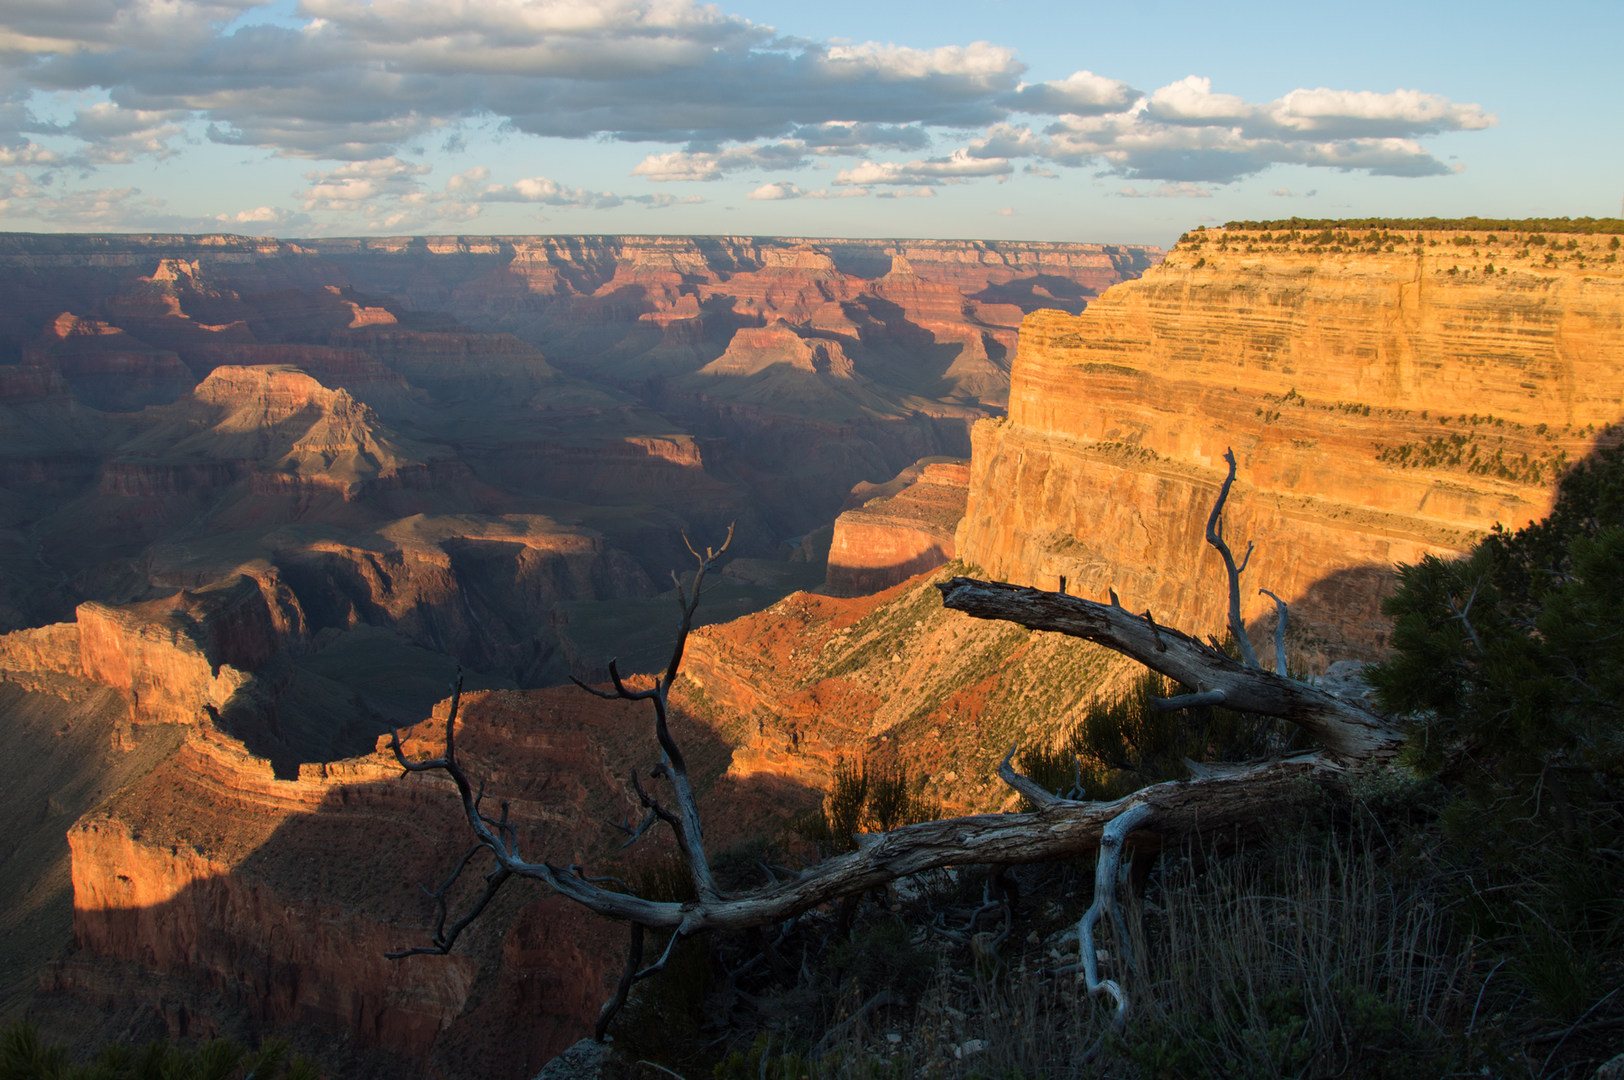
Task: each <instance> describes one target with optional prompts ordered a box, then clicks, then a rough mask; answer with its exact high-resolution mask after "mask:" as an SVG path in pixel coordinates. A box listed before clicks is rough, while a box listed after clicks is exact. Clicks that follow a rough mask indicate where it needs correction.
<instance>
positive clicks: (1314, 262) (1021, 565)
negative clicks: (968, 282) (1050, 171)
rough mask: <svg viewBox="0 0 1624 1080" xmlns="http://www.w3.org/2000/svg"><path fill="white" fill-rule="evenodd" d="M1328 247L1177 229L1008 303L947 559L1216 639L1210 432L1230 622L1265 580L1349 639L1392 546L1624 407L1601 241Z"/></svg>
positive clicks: (1499, 517) (1617, 282) (1517, 508)
mask: <svg viewBox="0 0 1624 1080" xmlns="http://www.w3.org/2000/svg"><path fill="white" fill-rule="evenodd" d="M1328 239H1329V238H1320V239H1319V240H1318V241H1316V240H1314V239H1309V238H1300V239H1297V240H1295V241H1291V240H1287V239H1286V237H1284V236H1281V237H1276V236H1273V235H1268V236H1265V235H1263V234H1261V233H1244V232H1226V231H1223V230H1207V231H1205V232H1204V233H1196V234H1189V235H1188V236H1187V237H1186V240H1185V241H1184V242H1182V243H1181V244H1180V245H1179V246H1178V247H1177V248H1175V249H1174V251H1173V252H1172V253H1171V254H1170V255H1169V257H1168V258H1167V260H1166V261H1165V262H1164V263H1163V264H1162V265H1161V266H1159V267H1157V268H1156V269H1154V270H1151V271H1150V272H1148V273H1146V274H1145V276H1144V277H1143V278H1141V279H1140V280H1137V281H1133V282H1126V283H1123V284H1121V285H1117V286H1114V287H1113V288H1112V289H1110V290H1109V291H1108V292H1107V293H1106V294H1105V295H1104V296H1102V297H1100V298H1099V299H1098V300H1096V301H1095V302H1094V303H1093V304H1091V305H1090V306H1089V308H1088V310H1087V311H1086V312H1084V313H1083V314H1082V315H1080V316H1071V315H1067V314H1064V313H1060V312H1047V311H1046V312H1039V313H1036V314H1034V315H1031V316H1029V317H1028V318H1027V320H1026V322H1025V324H1024V325H1023V327H1022V332H1021V341H1020V351H1019V354H1018V356H1017V358H1016V362H1015V366H1014V369H1013V376H1012V387H1011V396H1010V409H1009V415H1008V416H1007V418H1002V419H997V420H990V421H984V422H982V423H981V424H979V425H978V426H977V428H976V431H975V434H974V443H975V448H974V454H973V459H972V460H973V471H972V477H971V482H970V492H971V493H970V500H969V506H968V510H967V513H966V515H965V519H964V523H963V525H962V526H961V528H960V529H959V532H958V538H957V543H958V551H959V555H960V557H961V558H963V559H965V560H966V561H968V562H970V563H973V564H975V565H976V566H978V567H979V568H980V569H981V571H982V572H984V573H985V574H987V575H988V576H990V577H993V578H998V579H1004V580H1009V581H1015V582H1020V583H1026V584H1033V585H1039V586H1041V587H1044V588H1050V589H1053V588H1057V587H1059V586H1060V585H1061V583H1062V582H1064V587H1065V588H1066V590H1067V591H1069V592H1072V593H1074V594H1076V595H1081V596H1086V597H1089V598H1093V599H1103V598H1104V597H1105V596H1106V595H1107V592H1108V590H1111V589H1114V590H1115V591H1116V593H1117V594H1118V595H1119V596H1120V597H1121V601H1122V603H1123V604H1124V605H1125V606H1127V607H1129V608H1131V609H1133V610H1135V611H1142V610H1145V609H1147V608H1148V609H1149V610H1150V611H1152V612H1153V614H1154V615H1155V617H1156V618H1157V619H1158V620H1159V621H1162V622H1166V623H1170V624H1175V625H1179V626H1183V627H1186V628H1189V629H1192V630H1196V631H1199V632H1202V633H1207V632H1217V631H1219V630H1220V628H1221V625H1222V619H1223V615H1222V609H1223V605H1224V602H1225V599H1224V595H1223V590H1222V588H1221V581H1222V578H1221V576H1220V575H1221V570H1220V566H1219V562H1218V559H1217V556H1216V554H1215V553H1214V552H1213V551H1212V550H1211V549H1210V548H1208V547H1207V546H1206V545H1205V544H1204V543H1203V540H1202V536H1203V529H1204V526H1205V521H1206V516H1207V513H1208V511H1209V509H1210V507H1211V505H1212V501H1213V498H1214V496H1215V494H1216V491H1217V488H1218V485H1219V483H1220V482H1221V480H1222V478H1223V471H1224V464H1223V461H1222V460H1221V459H1222V456H1223V454H1224V451H1225V449H1226V448H1229V447H1233V448H1234V451H1235V455H1236V457H1237V459H1238V461H1239V480H1238V482H1237V484H1236V486H1235V490H1234V493H1233V495H1232V497H1231V501H1230V503H1229V507H1228V509H1227V511H1226V515H1225V526H1226V537H1227V538H1228V540H1229V543H1230V545H1231V546H1232V547H1234V548H1235V549H1236V552H1237V557H1239V555H1241V554H1242V553H1244V551H1245V549H1246V546H1247V544H1248V543H1249V542H1255V543H1256V545H1257V548H1256V551H1255V552H1254V554H1253V558H1252V563H1251V566H1250V568H1249V569H1248V571H1247V574H1246V576H1245V578H1244V579H1243V590H1242V591H1243V593H1244V594H1246V600H1245V603H1244V607H1243V610H1244V613H1245V615H1246V617H1247V618H1248V619H1249V620H1250V621H1251V622H1252V623H1253V624H1254V625H1255V624H1257V623H1258V621H1259V620H1260V619H1262V618H1264V616H1265V613H1266V612H1267V611H1270V610H1272V604H1271V603H1270V602H1269V601H1268V600H1267V599H1265V598H1263V597H1259V596H1257V595H1256V590H1257V589H1258V588H1267V589H1271V590H1272V591H1274V592H1276V593H1277V594H1279V595H1280V596H1281V597H1282V598H1283V599H1286V600H1288V601H1290V602H1292V604H1293V612H1294V624H1295V626H1296V628H1297V629H1296V632H1297V633H1298V634H1302V635H1306V638H1307V639H1308V640H1309V641H1335V640H1338V639H1342V640H1345V641H1346V642H1348V643H1349V645H1351V646H1352V651H1353V652H1354V653H1359V654H1363V655H1370V654H1371V652H1372V650H1376V649H1379V647H1380V646H1381V645H1382V643H1383V641H1384V635H1385V623H1384V620H1383V619H1382V617H1381V614H1380V611H1379V601H1380V598H1381V596H1382V595H1383V594H1384V592H1385V591H1386V588H1387V584H1386V583H1387V581H1388V579H1389V569H1390V568H1391V567H1392V566H1393V565H1394V564H1395V563H1399V562H1414V561H1416V560H1417V559H1419V558H1420V557H1421V556H1423V555H1425V554H1428V553H1448V552H1456V551H1460V550H1462V549H1464V548H1465V547H1467V546H1468V545H1469V544H1470V543H1471V542H1472V541H1473V540H1474V539H1475V538H1477V537H1479V536H1481V535H1482V534H1483V533H1484V531H1486V530H1487V529H1489V528H1491V527H1492V526H1493V525H1494V524H1495V523H1497V522H1498V523H1502V524H1504V525H1506V526H1508V527H1512V528H1515V527H1517V526H1520V525H1522V524H1525V523H1527V522H1528V521H1530V520H1533V519H1536V518H1538V517H1540V516H1542V515H1543V514H1544V513H1545V512H1546V511H1547V509H1548V508H1549V505H1550V500H1551V493H1552V488H1553V484H1554V482H1555V480H1556V478H1557V476H1558V475H1559V474H1560V472H1561V470H1562V468H1563V467H1564V466H1565V464H1566V463H1570V462H1572V461H1575V460H1577V459H1578V458H1580V457H1581V456H1583V455H1584V454H1585V453H1586V452H1587V451H1588V450H1589V449H1590V448H1591V447H1592V446H1593V445H1594V444H1595V442H1596V440H1597V439H1598V438H1610V437H1612V435H1611V434H1610V429H1609V427H1608V425H1611V424H1613V423H1614V422H1616V421H1618V420H1620V419H1621V418H1624V270H1621V269H1620V267H1619V266H1618V265H1617V264H1616V263H1611V262H1607V261H1606V259H1605V256H1606V252H1607V250H1608V249H1607V248H1606V247H1605V242H1606V240H1607V238H1605V237H1603V238H1599V239H1598V238H1592V237H1585V238H1583V239H1582V240H1581V241H1579V242H1578V243H1579V244H1580V245H1582V246H1580V247H1578V250H1576V251H1572V252H1568V251H1565V250H1564V252H1563V257H1562V258H1560V259H1546V258H1545V257H1544V253H1545V252H1546V251H1548V250H1549V249H1548V248H1542V247H1541V246H1540V245H1539V244H1530V243H1529V242H1528V238H1527V237H1525V236H1521V235H1512V234H1506V235H1502V236H1496V237H1493V238H1492V239H1491V237H1490V236H1489V235H1487V234H1464V233H1443V234H1423V235H1421V236H1420V237H1419V239H1416V238H1415V237H1414V236H1408V237H1403V238H1399V237H1390V238H1377V239H1378V240H1379V242H1372V241H1361V240H1359V239H1355V238H1347V242H1346V243H1335V250H1331V244H1330V243H1328V242H1327V241H1328ZM1496 264H1498V265H1496ZM1268 625H1272V619H1269V620H1268ZM1263 628H1264V629H1266V627H1263Z"/></svg>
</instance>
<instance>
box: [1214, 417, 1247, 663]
mask: <svg viewBox="0 0 1624 1080" xmlns="http://www.w3.org/2000/svg"><path fill="white" fill-rule="evenodd" d="M1224 460H1225V461H1226V462H1228V463H1229V475H1228V476H1226V477H1224V484H1223V486H1222V487H1220V488H1219V489H1218V498H1217V499H1216V500H1214V502H1213V504H1212V513H1211V514H1209V515H1208V516H1207V543H1209V544H1211V545H1212V546H1213V547H1214V548H1216V549H1217V551H1218V555H1219V557H1220V558H1222V559H1223V560H1224V573H1225V574H1226V575H1227V576H1228V581H1229V632H1230V633H1231V634H1233V635H1234V637H1235V647H1236V648H1238V649H1240V651H1241V659H1242V660H1244V661H1246V666H1247V667H1259V666H1260V665H1259V664H1258V662H1257V653H1255V652H1253V651H1252V642H1251V640H1250V639H1249V638H1247V636H1246V624H1245V623H1243V622H1241V571H1243V570H1245V569H1246V564H1247V563H1249V562H1251V561H1252V545H1251V543H1247V545H1246V558H1244V559H1243V560H1241V564H1240V565H1239V566H1236V565H1235V555H1234V553H1233V552H1231V551H1230V550H1229V545H1228V544H1226V543H1224V503H1225V502H1227V501H1228V500H1229V489H1230V487H1231V486H1233V485H1234V483H1235V451H1234V450H1231V449H1226V450H1225V451H1224Z"/></svg>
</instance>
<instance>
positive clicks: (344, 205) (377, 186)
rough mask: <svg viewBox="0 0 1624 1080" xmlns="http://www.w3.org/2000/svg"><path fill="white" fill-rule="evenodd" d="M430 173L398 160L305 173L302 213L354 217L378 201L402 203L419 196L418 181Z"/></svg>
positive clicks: (421, 167)
mask: <svg viewBox="0 0 1624 1080" xmlns="http://www.w3.org/2000/svg"><path fill="white" fill-rule="evenodd" d="M431 171H432V167H431V166H428V165H412V164H410V163H408V162H405V161H401V160H400V159H399V158H395V157H387V158H380V159H378V160H376V161H358V162H351V163H350V164H348V165H341V166H339V167H338V168H336V169H333V170H331V171H330V172H308V173H305V179H306V180H309V181H310V186H309V187H308V188H306V189H305V190H304V192H303V193H302V197H303V204H304V209H305V210H334V211H339V212H341V213H353V212H354V211H356V210H359V209H361V208H362V207H363V206H364V205H366V204H369V203H372V202H373V201H375V200H378V199H381V198H385V197H388V198H393V199H402V198H409V197H412V196H415V195H419V194H421V191H420V189H419V186H418V182H417V178H418V177H419V176H422V175H424V174H426V173H428V172H431Z"/></svg>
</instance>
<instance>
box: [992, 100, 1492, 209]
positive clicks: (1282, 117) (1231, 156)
mask: <svg viewBox="0 0 1624 1080" xmlns="http://www.w3.org/2000/svg"><path fill="white" fill-rule="evenodd" d="M1495 123H1496V120H1495V118H1494V117H1493V116H1492V115H1491V114H1489V113H1486V112H1485V111H1484V110H1483V109H1482V108H1481V107H1480V106H1477V105H1456V104H1454V103H1452V102H1450V101H1448V100H1447V99H1444V98H1441V97H1438V96H1437V95H1433V94H1420V93H1417V92H1415V91H1408V90H1399V91H1394V92H1393V93H1390V94H1377V93H1371V92H1366V91H1359V92H1343V91H1331V90H1323V89H1322V90H1294V91H1292V92H1291V93H1289V94H1287V95H1285V96H1284V97H1281V98H1279V99H1277V100H1275V101H1273V102H1269V103H1267V104H1262V105H1254V104H1250V103H1248V102H1246V101H1245V100H1243V99H1242V98H1240V97H1237V96H1235V95H1233V94H1222V93H1214V92H1213V90H1212V83H1211V80H1210V79H1206V78H1203V77H1200V76H1195V75H1191V76H1188V77H1187V78H1184V79H1181V80H1179V81H1178V82H1175V83H1171V84H1169V85H1167V86H1164V87H1161V88H1160V89H1158V90H1156V91H1154V92H1153V93H1151V94H1150V95H1149V96H1148V97H1144V98H1141V99H1139V100H1137V101H1136V102H1134V104H1132V105H1131V106H1129V107H1128V108H1126V109H1124V110H1122V111H1119V112H1109V113H1095V114H1076V113H1073V114H1066V115H1062V116H1060V117H1059V118H1058V119H1056V120H1055V121H1054V122H1052V123H1050V124H1049V125H1048V126H1046V127H1045V128H1044V129H1043V131H1042V133H1041V134H1040V133H1037V132H1034V131H1033V130H1032V128H1031V127H1030V126H1028V125H1024V124H1009V123H1000V124H995V125H992V126H991V127H989V128H988V129H987V132H986V135H985V136H984V137H983V138H980V139H976V140H972V141H971V143H970V144H969V152H970V153H971V154H973V155H975V156H977V157H988V158H1003V159H1008V158H1020V157H1035V158H1040V159H1043V160H1047V161H1050V162H1054V163H1056V164H1060V165H1070V166H1080V165H1085V164H1089V163H1096V164H1104V165H1105V166H1106V167H1107V168H1108V169H1110V170H1111V171H1113V172H1116V173H1119V174H1121V175H1123V176H1126V177H1128V178H1130V179H1149V180H1167V181H1170V182H1206V183H1220V184H1222V183H1229V182H1232V181H1234V180H1238V179H1240V178H1241V177H1244V176H1251V175H1253V174H1256V173H1258V172H1261V171H1263V170H1264V169H1267V168H1268V167H1269V166H1271V165H1275V164H1295V165H1309V166H1316V167H1321V168H1334V169H1340V170H1343V171H1350V170H1363V171H1366V172H1370V173H1372V174H1375V175H1379V176H1410V177H1418V176H1439V175H1444V174H1446V173H1448V172H1450V171H1451V170H1450V169H1449V167H1448V166H1446V165H1445V164H1444V163H1443V162H1441V161H1439V160H1438V159H1437V158H1436V157H1434V156H1433V155H1432V154H1431V153H1429V152H1428V151H1427V150H1426V149H1425V148H1424V147H1422V146H1421V145H1420V143H1418V142H1416V141H1415V136H1419V135H1424V134H1432V133H1437V132H1441V131H1469V130H1478V129H1481V128H1483V127H1489V126H1492V125H1494V124H1495Z"/></svg>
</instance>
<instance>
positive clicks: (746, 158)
mask: <svg viewBox="0 0 1624 1080" xmlns="http://www.w3.org/2000/svg"><path fill="white" fill-rule="evenodd" d="M810 161H811V158H809V157H808V156H807V147H806V144H805V143H803V142H801V141H799V140H796V139H783V140H780V141H778V142H772V143H765V144H762V145H759V146H735V147H732V148H730V149H728V150H723V151H721V152H719V153H712V152H708V151H696V152H691V151H687V150H674V151H672V152H670V153H667V154H650V155H649V156H648V157H646V158H644V159H643V160H642V161H641V162H639V163H638V164H637V165H636V166H635V167H633V169H632V175H633V176H643V177H647V178H648V179H650V180H657V181H667V180H720V179H721V178H722V176H723V175H724V174H725V173H729V172H736V171H738V170H740V169H798V168H802V167H804V166H805V165H807V164H809V163H810Z"/></svg>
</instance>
